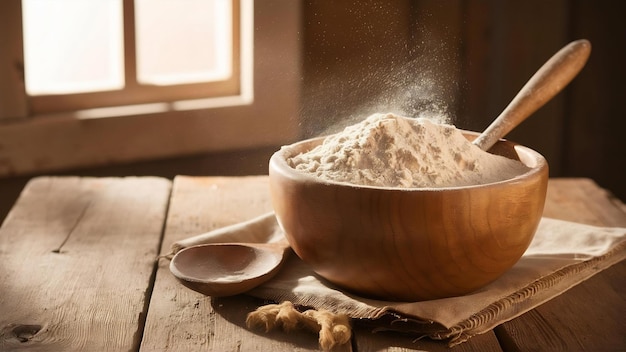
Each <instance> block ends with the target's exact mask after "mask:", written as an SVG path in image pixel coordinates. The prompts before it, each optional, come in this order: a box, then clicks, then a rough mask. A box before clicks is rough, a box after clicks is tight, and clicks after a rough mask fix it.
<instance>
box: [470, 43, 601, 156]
mask: <svg viewBox="0 0 626 352" xmlns="http://www.w3.org/2000/svg"><path fill="white" fill-rule="evenodd" d="M590 53H591V44H590V43H589V41H588V40H586V39H580V40H576V41H574V42H571V43H569V44H568V45H566V46H565V47H563V48H562V49H561V50H559V51H558V52H557V53H556V54H554V56H552V57H551V58H550V59H549V60H548V61H546V63H545V64H543V66H541V68H539V70H538V71H537V72H536V73H535V74H534V75H533V76H532V77H531V78H530V80H528V82H527V83H526V84H525V85H524V86H523V87H522V89H521V90H520V91H519V93H517V95H516V96H515V97H514V98H513V100H512V101H511V102H510V103H509V105H508V106H507V107H506V108H505V109H504V111H502V113H501V114H500V115H499V116H498V117H497V118H496V119H495V120H494V121H493V122H492V123H491V125H489V127H487V129H486V130H485V131H484V132H483V133H481V135H480V136H478V138H476V139H475V140H474V141H473V143H474V144H475V145H477V146H478V147H479V148H480V149H482V150H489V148H491V147H492V146H493V145H494V144H495V143H496V142H497V141H498V140H499V139H500V138H502V137H504V136H505V135H506V134H507V133H509V132H510V131H511V130H512V129H513V128H515V127H516V126H517V125H519V124H520V123H521V122H522V121H524V120H525V119H526V118H527V117H528V116H530V115H532V114H533V113H534V112H535V111H537V110H538V109H539V108H540V107H542V106H543V105H544V104H545V103H547V102H548V101H549V100H550V99H552V98H553V97H554V96H555V95H556V94H557V93H559V92H560V91H561V90H562V89H563V88H565V86H567V84H568V83H569V82H571V80H572V79H574V77H575V76H576V75H577V74H578V72H580V70H581V69H582V68H583V66H585V63H586V62H587V58H589V54H590Z"/></svg>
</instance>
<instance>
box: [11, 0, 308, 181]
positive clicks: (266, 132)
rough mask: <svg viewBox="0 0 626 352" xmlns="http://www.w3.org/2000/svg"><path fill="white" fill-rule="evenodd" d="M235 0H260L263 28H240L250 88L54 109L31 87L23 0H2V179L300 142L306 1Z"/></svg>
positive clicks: (257, 10) (245, 82)
mask: <svg viewBox="0 0 626 352" xmlns="http://www.w3.org/2000/svg"><path fill="white" fill-rule="evenodd" d="M235 1H237V2H238V3H239V6H241V9H242V13H243V12H244V11H243V10H245V9H246V6H248V7H249V6H251V5H253V14H251V15H252V16H253V24H252V23H250V22H249V21H248V22H247V23H246V21H242V22H241V23H240V26H239V28H240V30H241V38H242V40H241V42H242V43H241V46H240V50H241V55H240V60H241V62H242V65H241V67H242V73H241V76H240V79H239V83H240V84H241V89H240V92H239V93H240V94H238V95H232V96H224V97H217V98H207V99H192V100H182V101H159V102H155V103H148V104H139V105H132V106H120V107H111V108H103V109H90V110H76V111H71V112H61V113H52V114H42V113H33V111H32V109H31V106H30V104H29V102H28V98H27V96H26V93H25V90H24V85H23V84H24V83H23V72H20V70H21V69H22V68H21V67H20V63H21V62H23V55H22V47H21V45H22V43H21V16H18V17H19V18H17V17H16V13H17V12H16V11H18V10H19V8H20V7H21V6H20V3H21V1H20V0H5V1H3V2H0V13H4V15H0V20H10V21H5V22H6V23H8V24H9V25H10V29H9V30H7V31H4V33H5V34H0V49H4V48H6V52H7V54H8V55H4V56H3V58H2V59H0V78H3V81H2V82H4V83H0V177H3V176H11V175H22V174H32V173H41V172H47V171H55V170H67V169H73V168H81V167H91V166H98V165H108V164H115V163H128V162H133V161H140V160H149V159H157V158H168V157H176V156H181V155H192V154H199V153H208V152H219V151H226V150H236V149H239V150H241V149H248V148H257V147H267V146H279V145H282V144H287V143H291V142H293V141H295V140H296V139H297V138H298V137H299V129H298V125H299V123H298V111H299V103H300V72H301V67H300V61H301V60H300V57H301V48H300V40H299V34H298V33H300V31H301V7H302V4H301V0H298V1H293V0H257V1H254V0H235ZM9 33H11V34H9ZM15 33H19V34H17V35H16V34H15ZM249 37H253V38H249ZM246 40H248V41H250V40H253V43H254V44H253V45H252V48H246V47H245V45H244V44H245V41H246ZM246 50H252V53H246ZM268 58H271V59H268ZM248 61H250V62H248ZM246 70H249V71H251V73H252V75H251V76H252V77H253V78H245V77H247V76H250V74H249V73H250V72H245V71H246ZM4 78H6V79H4ZM247 87H248V88H247Z"/></svg>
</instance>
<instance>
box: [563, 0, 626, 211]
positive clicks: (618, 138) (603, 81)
mask: <svg viewBox="0 0 626 352" xmlns="http://www.w3.org/2000/svg"><path fill="white" fill-rule="evenodd" d="M569 5H570V13H571V20H570V21H571V28H572V35H573V36H574V37H575V38H587V39H589V41H590V42H591V45H592V49H591V56H590V57H589V61H588V62H587V65H586V66H585V68H584V70H583V71H582V72H581V73H580V75H579V77H577V78H576V81H575V82H573V86H572V90H571V99H570V106H569V107H568V114H567V120H566V121H564V125H563V128H564V131H565V133H566V136H567V138H566V141H565V142H566V146H565V148H567V151H568V152H567V154H566V155H564V157H565V165H564V166H565V171H566V172H567V174H568V175H578V176H585V177H590V178H593V179H594V180H595V181H596V182H598V184H600V185H602V186H603V187H606V188H607V189H610V190H611V191H612V192H614V193H615V194H616V195H617V196H618V197H619V198H621V199H622V200H624V201H626V182H624V171H623V170H624V166H623V165H625V164H626V152H625V150H626V149H625V148H624V141H623V138H622V133H623V131H624V130H625V129H626V119H624V116H626V104H624V97H626V86H624V84H622V82H623V81H624V79H626V65H624V62H626V39H625V37H624V34H625V33H626V21H624V20H623V17H624V13H626V3H624V2H623V1H572V2H569ZM617 43H619V44H617Z"/></svg>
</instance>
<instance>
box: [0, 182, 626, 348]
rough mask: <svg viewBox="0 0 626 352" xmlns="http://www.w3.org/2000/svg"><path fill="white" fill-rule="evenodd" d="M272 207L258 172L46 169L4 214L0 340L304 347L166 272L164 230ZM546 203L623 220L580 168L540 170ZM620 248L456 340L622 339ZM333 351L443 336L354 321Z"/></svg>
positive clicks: (181, 230) (241, 300)
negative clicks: (551, 292)
mask: <svg viewBox="0 0 626 352" xmlns="http://www.w3.org/2000/svg"><path fill="white" fill-rule="evenodd" d="M270 209H271V206H270V203H269V199H268V194H267V177H266V176H250V177H238V178H235V177H184V176H180V177H177V178H175V180H174V181H173V182H170V181H169V180H167V179H163V178H156V177H128V178H78V177H42V178H36V179H33V180H31V182H30V183H29V184H28V185H27V186H26V187H25V189H24V191H23V192H22V195H21V196H20V198H19V200H18V201H17V203H16V204H15V206H14V207H13V209H12V210H11V212H10V213H9V215H8V216H7V218H6V220H5V222H4V223H3V225H2V227H1V228H0V263H1V264H0V350H1V351H13V350H17V351H20V350H28V351H31V350H36V351H135V350H140V351H165V350H167V351H314V350H318V349H319V348H318V345H317V336H315V335H313V334H311V333H308V332H295V333H284V332H282V331H275V332H271V333H268V334H266V333H264V332H259V331H251V330H248V329H247V328H246V327H245V323H244V321H245V317H246V314H247V313H248V312H250V311H252V310H254V309H255V308H256V307H258V306H259V305H261V304H263V303H264V302H262V301H260V300H258V299H255V298H252V297H249V296H245V295H240V296H235V297H229V298H220V299H213V298H210V297H206V296H203V295H201V294H198V293H196V292H194V291H191V290H189V289H187V288H185V287H183V286H182V285H180V284H179V283H177V281H176V280H175V279H174V278H173V276H172V275H171V273H170V272H169V269H168V261H167V260H163V259H161V260H158V261H155V258H156V257H157V256H158V254H159V253H166V252H167V251H168V249H169V246H170V244H171V243H172V242H174V241H176V240H178V239H182V238H185V237H189V236H193V235H196V234H199V233H202V232H206V231H208V230H211V229H214V228H217V227H222V226H225V225H228V224H231V223H235V222H239V221H242V220H245V219H248V218H251V217H253V216H256V215H259V214H261V213H263V212H266V211H268V210H270ZM545 215H547V216H550V217H555V218H560V219H565V220H572V221H578V222H583V223H588V224H593V225H603V226H626V211H625V208H624V205H623V204H622V203H621V202H620V201H619V200H617V199H613V198H611V196H610V194H609V193H607V192H606V191H604V190H603V189H601V188H599V187H598V186H597V185H596V184H595V183H594V182H593V181H591V180H588V179H553V180H551V181H550V185H549V190H548V199H547V204H546V209H545ZM624 297H626V261H623V262H620V263H618V264H616V265H614V266H613V267H611V268H609V269H607V270H605V271H603V272H602V273H600V274H598V275H596V276H594V277H592V278H591V279H589V280H587V281H585V282H584V283H582V284H580V285H578V286H576V287H574V288H572V289H570V290H569V291H567V292H566V293H565V294H563V295H561V296H559V297H557V298H555V299H553V300H551V301H549V302H547V303H546V304H543V305H542V306H540V307H538V308H536V309H534V310H533V311H530V312H528V313H526V314H524V315H522V316H520V317H519V318H517V319H515V320H513V321H510V322H508V323H505V324H503V325H501V326H499V327H497V328H496V329H494V330H493V331H492V332H489V333H486V334H483V335H479V336H476V337H474V338H472V339H471V340H469V341H468V342H466V343H463V344H461V345H459V346H457V347H454V348H452V350H458V351H467V350H472V351H500V350H504V351H520V350H521V351H528V350H541V351H544V350H562V351H578V350H588V351H606V350H615V351H618V350H622V351H624V350H626V319H625V318H624V317H626V300H625V298H624ZM337 350H343V351H409V350H432V351H444V350H446V351H447V350H449V348H448V347H446V345H445V343H443V342H440V341H430V340H419V341H413V339H412V338H411V337H407V336H403V335H400V334H396V333H375V334H374V333H371V332H370V331H369V330H368V329H366V328H365V327H362V326H355V330H354V337H353V340H352V344H348V345H345V346H342V347H341V348H339V349H337Z"/></svg>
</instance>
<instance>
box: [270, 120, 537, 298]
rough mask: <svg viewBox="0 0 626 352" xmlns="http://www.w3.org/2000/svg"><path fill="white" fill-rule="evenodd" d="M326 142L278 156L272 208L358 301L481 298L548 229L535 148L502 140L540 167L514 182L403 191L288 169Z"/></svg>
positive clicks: (317, 265) (319, 269)
mask: <svg viewBox="0 0 626 352" xmlns="http://www.w3.org/2000/svg"><path fill="white" fill-rule="evenodd" d="M464 135H465V137H466V138H468V139H469V140H472V139H474V138H476V136H477V134H476V133H473V132H464ZM322 140H323V138H316V139H310V140H306V141H302V142H298V143H295V144H292V145H290V146H285V147H283V148H281V150H279V151H277V152H276V153H274V155H273V156H272V157H271V159H270V165H269V180H270V193H271V199H272V204H273V207H274V211H275V213H276V217H277V219H278V222H279V224H280V225H281V226H282V228H283V229H284V231H285V234H286V237H287V240H288V241H289V243H290V245H291V247H292V248H293V250H294V251H295V253H296V254H297V255H298V256H299V257H300V258H301V259H302V260H303V261H304V262H306V263H307V264H309V265H310V266H311V267H312V269H313V270H314V271H315V272H316V273H317V274H319V275H320V276H322V277H323V278H325V279H327V280H328V281H330V282H331V283H333V284H335V285H337V286H339V287H342V288H343V289H346V290H347V291H351V292H353V293H356V294H358V295H361V296H364V297H371V298H377V299H383V300H390V301H419V300H430V299H437V298H444V297H451V296H459V295H464V294H467V293H470V292H472V291H475V290H477V289H479V288H481V287H483V286H485V285H487V284H489V283H490V282H492V281H494V280H495V279H497V278H498V277H499V276H501V275H502V274H503V273H504V272H505V271H507V270H508V269H510V268H511V267H512V266H513V265H514V264H515V263H516V262H517V261H518V260H519V258H520V257H521V256H522V254H523V253H524V251H526V249H527V248H528V245H529V244H530V242H531V240H532V238H533V236H534V233H535V231H536V229H537V226H538V224H539V220H540V219H541V215H542V212H543V206H544V202H545V196H546V188H547V183H548V164H547V162H546V160H545V159H544V158H543V156H541V155H540V154H539V153H537V152H535V151H533V150H531V149H529V148H527V147H524V146H521V145H518V144H515V143H513V142H510V141H505V140H501V141H499V142H498V143H496V145H495V146H494V147H493V148H492V149H491V150H490V152H492V153H494V154H500V155H503V156H506V157H508V158H513V159H517V160H520V161H521V162H522V163H524V164H525V165H526V166H528V167H530V170H529V171H528V172H525V173H524V174H521V175H519V176H516V177H515V178H513V179H509V180H505V181H501V182H496V183H490V184H485V185H476V186H463V187H446V188H404V189H400V188H385V187H370V186H359V185H353V184H348V183H339V182H329V181H324V180H322V179H319V178H317V177H315V176H313V175H308V174H305V173H303V172H299V171H296V170H295V169H293V168H292V167H290V166H289V165H288V164H287V162H286V159H287V158H289V157H290V156H293V155H297V154H299V153H300V152H305V151H308V150H310V149H311V148H313V147H314V146H316V145H318V144H320V143H321V142H322Z"/></svg>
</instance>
